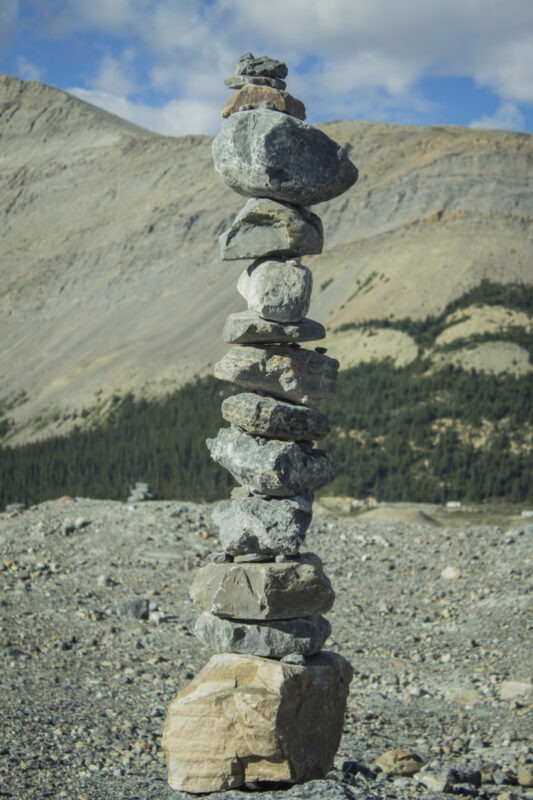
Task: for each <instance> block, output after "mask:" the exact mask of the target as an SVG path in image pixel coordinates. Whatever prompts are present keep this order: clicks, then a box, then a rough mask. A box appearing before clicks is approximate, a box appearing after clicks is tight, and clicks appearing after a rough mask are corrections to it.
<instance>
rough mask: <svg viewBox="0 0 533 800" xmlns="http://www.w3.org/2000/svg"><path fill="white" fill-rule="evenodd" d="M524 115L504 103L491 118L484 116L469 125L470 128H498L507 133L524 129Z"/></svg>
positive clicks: (510, 104) (512, 106) (514, 107)
mask: <svg viewBox="0 0 533 800" xmlns="http://www.w3.org/2000/svg"><path fill="white" fill-rule="evenodd" d="M524 122H525V120H524V115H523V114H522V113H521V112H520V111H519V110H518V108H517V107H516V106H515V105H513V103H505V104H504V105H502V106H500V107H499V108H498V109H497V110H496V112H495V113H494V114H492V116H484V117H481V118H480V119H476V120H474V121H473V122H471V123H470V127H471V128H500V129H503V130H508V131H520V130H523V129H524Z"/></svg>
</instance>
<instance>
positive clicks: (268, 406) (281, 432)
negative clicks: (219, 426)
mask: <svg viewBox="0 0 533 800" xmlns="http://www.w3.org/2000/svg"><path fill="white" fill-rule="evenodd" d="M222 416H223V417H224V419H225V420H226V421H227V422H230V423H231V424H232V425H236V426H237V427H238V428H242V430H244V431H246V433H250V434H252V436H264V437H266V438H267V439H283V440H288V441H293V442H298V441H307V442H314V441H316V440H317V439H322V438H323V437H324V436H325V435H326V434H327V433H329V430H330V425H329V422H328V419H327V417H326V416H325V415H324V414H321V413H320V411H318V409H316V408H314V407H313V406H300V405H294V404H293V403H287V402H285V401H283V400H278V399H276V398H275V397H267V396H266V395H259V394H253V393H252V392H242V393H241V394H235V395H232V396H231V397H228V398H226V399H225V400H223V402H222Z"/></svg>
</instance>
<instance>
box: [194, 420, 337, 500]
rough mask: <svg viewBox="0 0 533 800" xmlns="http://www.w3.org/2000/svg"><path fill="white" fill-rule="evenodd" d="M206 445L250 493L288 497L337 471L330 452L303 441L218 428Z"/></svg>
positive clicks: (314, 485) (323, 481)
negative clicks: (288, 440) (268, 437)
mask: <svg viewBox="0 0 533 800" xmlns="http://www.w3.org/2000/svg"><path fill="white" fill-rule="evenodd" d="M206 444H207V447H208V448H209V452H210V453H211V458H212V459H213V460H214V461H217V462H218V463H219V464H220V465H221V466H222V467H224V469H227V470H228V471H229V472H231V474H232V475H233V477H234V478H235V480H236V481H237V482H238V483H239V484H240V485H241V486H245V487H246V488H247V489H248V491H249V492H250V493H251V494H264V495H271V496H273V497H291V496H292V495H295V494H299V493H300V492H301V491H302V490H303V489H305V488H307V489H317V488H318V487H319V486H322V484H324V483H327V482H328V481H329V480H331V479H332V478H333V476H334V475H335V472H336V466H335V461H334V459H333V457H332V456H331V455H330V454H329V453H327V452H325V451H323V450H316V449H312V448H311V447H309V446H308V445H306V444H305V442H301V443H300V442H283V441H279V440H278V439H261V438H257V437H254V436H250V435H249V434H247V433H244V432H243V431H241V430H239V429H238V428H221V429H220V430H219V432H218V434H217V436H216V437H215V438H214V439H207V441H206Z"/></svg>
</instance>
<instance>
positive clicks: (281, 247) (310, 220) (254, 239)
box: [219, 197, 324, 261]
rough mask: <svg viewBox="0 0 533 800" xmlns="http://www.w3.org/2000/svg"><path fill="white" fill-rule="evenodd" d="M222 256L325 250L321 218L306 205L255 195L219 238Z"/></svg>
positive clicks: (251, 256) (285, 253)
mask: <svg viewBox="0 0 533 800" xmlns="http://www.w3.org/2000/svg"><path fill="white" fill-rule="evenodd" d="M219 242H220V253H221V258H222V259H223V260H225V261H233V260H237V259H240V258H263V257H267V256H274V255H278V256H284V257H285V256H301V255H306V254H313V253H321V252H322V247H323V245H324V234H323V229H322V222H321V221H320V217H317V215H316V214H313V213H312V212H311V211H308V210H307V209H306V208H297V207H296V206H291V205H289V204H288V203H279V202H277V201H276V200H270V199H268V198H264V197H259V198H255V197H253V198H251V199H250V200H248V202H247V203H246V204H245V205H244V207H243V208H242V209H241V211H240V212H239V214H238V215H237V216H236V218H235V220H234V221H233V223H232V225H231V227H230V228H228V230H227V231H225V232H224V233H223V234H222V235H221V236H220V238H219Z"/></svg>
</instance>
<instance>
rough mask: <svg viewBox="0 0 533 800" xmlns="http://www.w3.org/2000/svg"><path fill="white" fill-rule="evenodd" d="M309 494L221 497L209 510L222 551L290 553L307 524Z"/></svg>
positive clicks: (309, 510) (233, 553)
mask: <svg viewBox="0 0 533 800" xmlns="http://www.w3.org/2000/svg"><path fill="white" fill-rule="evenodd" d="M312 503H313V495H312V494H311V492H305V493H304V494H301V495H296V496H295V497H284V498H278V497H275V498H273V497H243V498H240V499H235V500H223V501H222V502H220V503H218V504H217V505H216V506H215V508H214V510H213V513H212V518H213V522H214V523H215V524H216V525H218V528H219V537H220V543H221V545H222V547H223V548H224V550H225V552H226V553H230V555H234V556H235V555H243V554H245V553H261V554H263V555H294V554H295V553H297V552H298V550H299V549H300V547H301V545H302V544H303V542H304V540H305V534H306V533H307V529H308V528H309V525H310V524H311V519H312Z"/></svg>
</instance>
